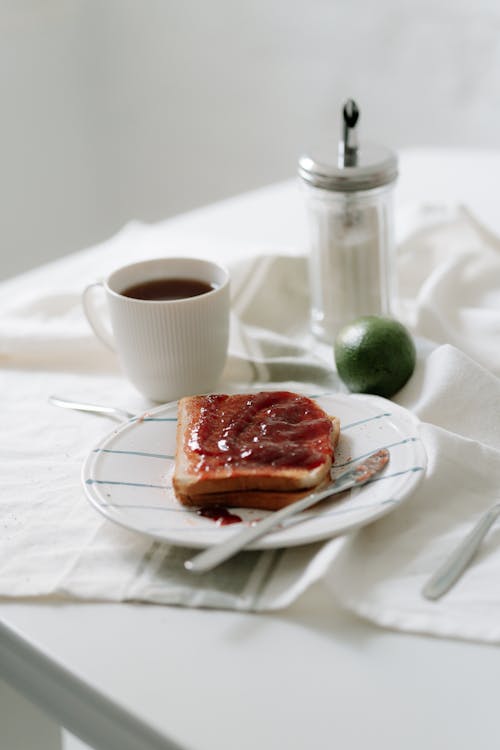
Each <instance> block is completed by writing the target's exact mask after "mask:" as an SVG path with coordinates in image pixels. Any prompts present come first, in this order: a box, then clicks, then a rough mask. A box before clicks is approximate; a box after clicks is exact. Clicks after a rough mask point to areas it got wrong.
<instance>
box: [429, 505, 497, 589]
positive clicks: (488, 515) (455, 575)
mask: <svg viewBox="0 0 500 750" xmlns="http://www.w3.org/2000/svg"><path fill="white" fill-rule="evenodd" d="M499 515H500V501H499V502H497V503H495V505H493V506H492V507H491V508H489V509H488V510H487V511H486V512H485V513H483V514H482V515H481V516H480V518H479V520H478V521H477V523H476V524H475V525H474V526H473V527H472V529H471V530H470V531H469V533H468V534H467V535H466V536H465V537H464V538H463V540H462V541H461V542H460V544H459V545H458V546H457V547H456V548H455V549H454V550H453V552H452V553H451V554H450V556H449V557H447V558H446V560H445V561H444V563H442V565H440V566H439V568H438V569H437V570H436V572H435V573H434V574H433V575H432V576H431V577H430V578H429V580H428V581H427V583H426V584H425V586H424V588H423V589H422V594H423V595H424V596H425V598H426V599H431V600H434V599H439V598H440V597H441V596H443V594H446V592H447V591H449V590H450V589H451V587H452V586H453V585H454V584H455V583H456V582H457V581H458V579H459V578H460V576H461V575H462V573H463V572H464V570H465V569H466V568H467V566H468V565H469V563H470V561H471V560H472V558H473V557H474V555H475V554H476V552H477V550H478V548H479V545H480V544H481V542H482V541H483V539H484V537H485V536H486V534H487V532H488V531H489V529H490V528H491V526H492V525H493V523H494V522H495V521H496V519H497V518H498V516H499Z"/></svg>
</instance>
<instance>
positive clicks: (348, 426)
mask: <svg viewBox="0 0 500 750" xmlns="http://www.w3.org/2000/svg"><path fill="white" fill-rule="evenodd" d="M390 416H391V412H390V411H384V412H381V413H380V414H376V415H375V416H374V417H367V419H359V420H358V421H357V422H351V423H350V424H345V425H343V426H342V427H341V429H342V431H343V432H345V431H346V430H350V429H351V427H357V426H358V425H360V424H366V423H367V422H373V421H374V420H375V419H382V417H390Z"/></svg>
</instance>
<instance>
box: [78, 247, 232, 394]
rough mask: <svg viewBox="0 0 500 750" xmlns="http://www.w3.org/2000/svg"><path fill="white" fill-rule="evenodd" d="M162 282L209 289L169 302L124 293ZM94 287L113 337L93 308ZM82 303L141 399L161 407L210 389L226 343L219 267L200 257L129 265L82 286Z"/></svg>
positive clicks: (224, 282) (225, 287)
mask: <svg viewBox="0 0 500 750" xmlns="http://www.w3.org/2000/svg"><path fill="white" fill-rule="evenodd" d="M165 278H168V279H191V280H198V281H201V282H205V283H206V284H209V285H210V286H212V287H213V288H212V289H211V290H210V291H207V292H206V293H204V294H198V295H197V296H193V297H184V298H182V299H169V300H159V299H154V300H149V299H148V300H145V299H136V298H133V297H129V296H125V295H124V294H123V292H125V291H126V290H128V289H129V288H130V287H131V286H133V285H136V284H142V283H145V282H148V281H154V280H158V279H165ZM96 287H103V288H104V291H105V294H106V299H107V303H108V309H109V313H110V318H111V328H112V332H111V331H110V330H109V328H107V327H106V325H105V323H104V321H103V320H102V316H101V311H100V310H99V309H98V306H97V305H96V302H97V298H96V296H95V294H94V292H95V290H96ZM82 303H83V309H84V311H85V315H86V316H87V320H88V322H89V323H90V326H91V327H92V329H93V331H94V333H95V334H96V336H97V337H98V338H99V339H100V340H101V341H102V342H103V343H104V344H106V346H108V347H109V348H111V349H113V350H114V351H116V353H117V355H118V358H119V360H120V363H121V366H122V369H123V371H124V372H125V374H126V376H127V377H128V378H129V380H130V381H131V382H132V383H133V384H134V385H135V387H136V388H137V390H138V391H140V392H141V393H142V394H143V395H145V396H147V397H148V398H150V399H152V400H153V401H160V402H164V401H171V400H175V399H178V398H180V397H182V396H188V395H193V394H196V393H207V392H209V391H211V390H213V388H214V387H215V385H216V383H217V381H218V379H219V377H220V375H221V374H222V370H223V369H224V364H225V361H226V356H227V346H228V338H229V304H230V303H229V274H228V272H227V271H226V270H225V269H224V268H223V267H222V266H219V265H218V264H217V263H213V262H211V261H208V260H202V259H199V258H159V259H154V260H147V261H142V262H139V263H133V264H132V265H129V266H124V267H122V268H119V269H117V270H116V271H113V273H111V274H110V275H109V276H108V278H107V279H106V280H105V281H102V282H96V283H94V284H90V285H89V286H87V288H86V289H85V290H84V292H83V297H82Z"/></svg>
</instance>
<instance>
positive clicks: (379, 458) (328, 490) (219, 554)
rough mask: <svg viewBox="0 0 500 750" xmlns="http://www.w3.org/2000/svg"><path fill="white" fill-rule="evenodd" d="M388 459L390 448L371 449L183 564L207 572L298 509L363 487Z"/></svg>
mask: <svg viewBox="0 0 500 750" xmlns="http://www.w3.org/2000/svg"><path fill="white" fill-rule="evenodd" d="M388 461H389V451H388V450H387V448H381V449H380V450H377V451H375V452H374V453H371V454H370V455H369V456H367V457H366V458H363V459H361V460H359V461H357V462H356V463H354V464H352V465H351V466H350V468H349V469H348V470H347V471H344V472H343V473H342V474H339V476H338V477H337V478H336V479H335V481H333V482H332V483H331V484H329V485H328V486H327V487H325V488H324V489H322V490H316V491H315V492H311V493H310V494H309V495H306V496H305V497H303V498H302V499H301V500H296V501H295V502H294V503H291V504H290V505H287V506H285V507H284V508H282V509H281V510H278V511H276V512H274V513H271V514H270V515H269V516H268V517H267V518H265V519H263V520H262V521H258V522H257V523H256V524H255V526H250V527H247V528H245V529H243V531H240V532H237V533H236V534H233V535H232V536H231V537H229V539H226V540H225V541H223V542H221V543H220V544H216V545H214V546H213V547H209V548H208V549H206V550H204V551H203V552H200V553H199V554H197V555H195V556H194V557H192V558H191V559H190V560H186V561H185V563H184V567H185V568H186V569H187V570H189V571H191V572H192V573H206V572H208V571H209V570H213V568H216V567H217V566H218V565H220V564H221V563H223V562H224V561H225V560H228V559H229V558H230V557H233V555H235V554H236V553H237V552H239V551H240V550H242V549H244V548H245V547H248V545H249V544H251V543H252V542H255V541H256V540H257V539H260V537H262V536H264V534H267V532H268V531H270V530H271V529H273V528H274V527H275V526H278V524H280V523H281V522H282V521H284V520H285V519H286V518H290V517H291V516H294V515H295V514H296V513H300V512H301V511H303V510H306V509H307V508H310V507H311V505H315V504H316V503H318V502H320V500H325V499H326V498H327V497H331V496H332V495H336V494H337V493H339V492H344V491H345V490H348V489H350V488H351V487H361V486H362V485H363V484H366V483H367V482H369V481H370V480H371V479H372V478H373V477H374V476H375V475H376V474H378V473H379V472H380V471H382V469H383V468H384V466H385V465H386V464H387V462H388Z"/></svg>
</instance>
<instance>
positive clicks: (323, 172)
mask: <svg viewBox="0 0 500 750" xmlns="http://www.w3.org/2000/svg"><path fill="white" fill-rule="evenodd" d="M358 120H359V109H358V107H357V105H356V103H355V102H354V101H353V100H352V99H349V100H348V101H347V102H346V103H345V105H344V108H343V110H342V136H341V139H340V141H339V143H338V150H337V160H336V162H335V151H334V148H333V147H332V149H331V152H330V153H324V152H321V151H320V150H318V151H313V153H311V154H310V155H303V156H301V157H300V159H299V169H298V172H299V176H300V177H302V179H303V180H305V182H307V183H309V184H310V185H313V186H314V187H318V188H323V189H324V190H334V191H337V192H346V193H349V192H355V191H359V190H371V189H372V188H377V187H381V186H382V185H388V184H389V183H391V182H394V180H395V179H396V178H397V176H398V159H397V156H396V154H395V153H394V152H393V151H391V150H390V149H388V148H385V146H378V145H376V144H369V143H367V144H362V145H360V146H359V145H358V140H357V130H356V125H357V123H358Z"/></svg>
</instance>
